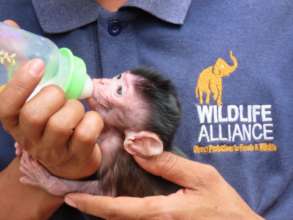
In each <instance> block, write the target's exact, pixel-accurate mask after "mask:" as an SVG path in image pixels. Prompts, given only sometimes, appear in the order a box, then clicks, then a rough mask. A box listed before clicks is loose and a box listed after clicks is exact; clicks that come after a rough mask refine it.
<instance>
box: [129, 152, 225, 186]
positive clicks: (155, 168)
mask: <svg viewBox="0 0 293 220" xmlns="http://www.w3.org/2000/svg"><path fill="white" fill-rule="evenodd" d="M134 159H135V160H136V162H137V163H138V164H139V165H140V166H141V167H142V168H143V169H145V170H146V171H148V172H150V173H152V174H154V175H156V176H161V177H163V178H164V179H166V180H169V181H171V182H173V183H176V184H178V185H180V186H182V187H184V188H189V189H196V188H197V187H198V186H202V185H203V184H206V183H207V182H209V181H210V180H211V178H214V179H216V178H217V177H218V176H219V175H217V171H216V170H215V169H214V168H213V167H212V166H210V165H206V164H203V163H199V162H195V161H191V160H188V159H186V158H183V157H181V156H178V155H176V154H173V153H170V152H163V153H162V154H161V155H159V156H156V157H152V158H140V157H137V156H135V157H134Z"/></svg>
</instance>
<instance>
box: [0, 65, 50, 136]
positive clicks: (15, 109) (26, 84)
mask: <svg viewBox="0 0 293 220" xmlns="http://www.w3.org/2000/svg"><path fill="white" fill-rule="evenodd" d="M44 69H45V65H44V62H43V61H42V60H40V59H33V60H30V61H29V62H27V63H25V64H24V65H23V66H21V67H20V68H19V69H18V70H17V71H16V72H15V74H14V75H13V77H12V79H11V80H9V81H8V83H7V85H6V86H5V88H4V89H3V91H1V93H0V100H1V105H0V120H1V122H2V124H3V127H4V128H5V129H6V130H11V129H13V128H15V126H17V125H18V114H19V110H20V109H21V107H22V106H23V104H24V103H25V101H26V100H27V98H28V97H29V95H30V94H31V93H32V91H33V90H34V88H35V87H36V86H37V84H38V83H39V81H40V79H41V76H42V74H43V72H44ZM12 135H13V134H12Z"/></svg>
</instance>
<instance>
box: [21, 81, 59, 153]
mask: <svg viewBox="0 0 293 220" xmlns="http://www.w3.org/2000/svg"><path fill="white" fill-rule="evenodd" d="M64 103H65V97H64V92H63V91H62V90H61V89H60V88H59V87H57V86H47V87H45V88H43V89H42V90H41V91H40V92H39V93H38V94H36V95H35V96H34V97H33V98H31V99H30V100H29V101H28V102H26V103H25V104H24V106H23V107H22V109H21V110H20V113H19V127H20V129H21V131H22V136H24V137H26V138H29V139H30V140H32V142H36V141H37V140H39V139H40V138H41V136H42V134H43V131H44V129H45V128H46V125H47V122H48V120H49V119H50V117H51V116H52V115H54V114H55V113H56V112H57V111H58V110H59V109H60V108H62V106H63V105H64ZM24 147H25V149H26V150H28V147H30V146H24Z"/></svg>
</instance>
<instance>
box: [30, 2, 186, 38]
mask: <svg viewBox="0 0 293 220" xmlns="http://www.w3.org/2000/svg"><path fill="white" fill-rule="evenodd" d="M32 2H33V6H34V9H35V11H36V15H37V18H38V20H39V22H40V25H41V27H42V28H43V30H44V31H45V32H46V33H63V32H66V31H70V30H73V29H75V28H78V27H81V26H83V25H86V24H89V23H91V22H94V21H95V20H97V19H98V16H99V14H98V10H97V3H96V1H95V0H80V1H77V0H50V1H48V0H32ZM190 4H191V0H180V1H178V0H148V1H145V0H129V1H128V2H127V3H126V4H125V5H124V6H123V7H122V8H126V7H135V8H139V9H142V10H144V11H146V12H148V13H150V14H152V15H153V16H156V17H158V18H159V19H162V20H164V21H166V22H170V23H173V24H178V25H181V24H183V23H184V20H185V17H186V15H187V12H188V9H189V7H190ZM85 15H86V16H85Z"/></svg>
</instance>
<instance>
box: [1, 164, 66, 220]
mask: <svg viewBox="0 0 293 220" xmlns="http://www.w3.org/2000/svg"><path fill="white" fill-rule="evenodd" d="M21 175H22V174H21V173H20V171H19V159H14V160H13V161H12V162H11V163H10V164H9V166H8V167H6V168H5V169H4V170H3V171H1V172H0V192H1V196H0V207H1V211H0V219H13V220H45V219H48V218H49V217H50V216H51V215H52V214H53V212H54V211H55V210H56V209H57V208H58V207H59V206H60V205H61V204H62V203H63V199H62V198H61V197H55V196H51V195H50V194H48V193H46V192H45V191H43V190H41V189H38V188H36V187H32V186H27V185H24V184H22V183H20V182H19V178H20V177H21Z"/></svg>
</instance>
